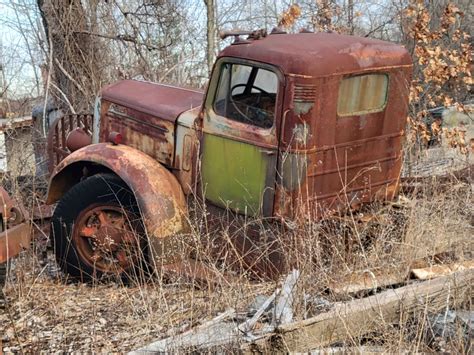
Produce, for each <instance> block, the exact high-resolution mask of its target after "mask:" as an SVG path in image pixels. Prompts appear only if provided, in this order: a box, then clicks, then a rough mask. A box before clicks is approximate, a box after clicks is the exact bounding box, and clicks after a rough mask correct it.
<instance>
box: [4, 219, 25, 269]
mask: <svg viewBox="0 0 474 355" xmlns="http://www.w3.org/2000/svg"><path fill="white" fill-rule="evenodd" d="M30 240H31V228H30V225H29V224H28V223H21V224H18V225H16V226H14V227H12V228H8V229H7V230H6V231H4V232H2V233H0V264H1V263H4V262H6V261H7V260H8V259H10V258H12V257H14V256H16V255H18V254H19V253H20V252H21V251H22V250H24V249H28V248H29V246H30Z"/></svg>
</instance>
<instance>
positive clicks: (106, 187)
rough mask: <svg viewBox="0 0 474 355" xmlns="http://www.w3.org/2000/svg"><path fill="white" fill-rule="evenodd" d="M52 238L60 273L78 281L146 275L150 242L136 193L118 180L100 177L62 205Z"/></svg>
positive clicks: (82, 184)
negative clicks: (147, 240)
mask: <svg viewBox="0 0 474 355" xmlns="http://www.w3.org/2000/svg"><path fill="white" fill-rule="evenodd" d="M51 223H52V226H51V233H52V239H53V241H54V247H55V254H56V260H57V262H58V263H59V265H60V267H61V269H62V270H63V271H64V272H65V273H66V274H68V275H69V276H71V277H72V278H74V279H76V280H79V281H83V282H85V281H91V280H93V279H103V278H109V277H119V278H120V279H122V280H123V279H130V278H133V277H137V276H139V275H142V273H141V271H142V270H144V269H142V268H140V267H142V266H145V261H146V260H145V259H146V257H145V255H146V250H145V249H146V243H145V238H144V228H143V223H142V221H141V219H140V213H139V209H138V206H137V203H136V200H135V197H134V195H133V193H132V192H131V191H130V189H129V188H128V186H127V185H126V184H125V183H124V182H123V181H122V180H121V179H120V178H119V177H118V176H116V175H113V174H97V175H93V176H91V177H88V178H86V179H85V180H83V181H81V182H80V183H79V184H77V185H75V186H73V187H72V188H71V189H70V190H69V191H68V192H67V193H66V194H65V195H64V196H63V198H62V199H61V200H60V201H59V203H58V205H57V207H56V209H55V211H54V214H53V218H52V222H51Z"/></svg>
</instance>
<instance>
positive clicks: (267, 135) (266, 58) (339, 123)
mask: <svg viewBox="0 0 474 355" xmlns="http://www.w3.org/2000/svg"><path fill="white" fill-rule="evenodd" d="M234 35H235V37H236V40H235V41H234V43H233V44H232V45H230V46H229V47H227V48H225V49H224V50H223V51H222V52H221V53H220V54H219V56H218V58H217V60H216V62H215V64H214V68H213V71H212V74H211V77H210V80H209V83H208V86H207V91H206V92H205V93H204V92H202V91H200V90H195V89H189V88H181V87H175V86H169V85H164V84H156V83H150V82H144V81H136V80H124V81H120V82H118V83H114V84H112V85H110V86H108V87H106V88H104V90H103V91H102V93H101V96H100V100H99V101H98V106H97V109H96V114H95V115H94V119H93V122H92V123H91V124H90V126H91V127H92V128H91V129H90V130H89V131H90V135H91V136H92V138H91V144H87V145H86V146H84V147H82V148H80V149H77V150H75V149H69V148H68V145H69V146H71V147H72V146H74V147H75V145H74V144H71V142H69V143H68V141H73V140H74V137H76V135H77V130H78V129H82V128H83V127H82V128H81V127H79V128H76V129H75V130H72V128H73V125H72V124H71V125H69V128H70V132H65V133H63V134H62V136H66V135H67V134H68V139H66V140H63V141H62V142H63V143H65V144H63V145H65V146H66V147H63V148H61V149H62V151H64V152H66V154H65V155H67V156H66V157H65V158H64V159H62V158H63V157H61V159H56V161H55V163H54V164H53V168H54V171H53V172H52V177H51V183H50V188H49V195H48V200H49V202H50V203H54V202H57V201H58V200H59V201H60V202H59V204H58V207H57V208H56V212H57V213H55V215H56V219H55V218H53V228H52V229H53V232H54V231H55V233H56V234H57V236H54V238H55V240H57V241H58V243H59V244H61V243H63V242H61V240H65V241H67V242H68V243H71V241H72V245H74V243H75V242H74V241H75V240H81V239H85V240H86V241H87V243H86V245H85V247H84V248H83V249H85V252H84V253H82V254H83V255H86V254H87V249H88V248H89V251H88V252H89V254H90V255H89V261H88V263H85V262H82V264H81V260H79V262H77V261H75V260H73V259H78V258H77V256H71V255H66V256H64V254H65V253H66V252H65V248H62V247H61V248H59V250H57V254H58V260H60V261H61V262H62V264H63V265H64V264H65V265H67V264H68V263H73V264H75V267H76V268H78V269H87V270H88V272H89V273H90V272H92V270H93V269H94V267H95V266H96V265H97V264H96V263H94V262H92V261H93V258H92V259H91V257H90V256H91V255H93V254H94V250H96V249H97V248H98V249H101V248H100V247H97V248H95V249H94V247H93V246H91V245H92V244H91V242H92V241H98V245H102V246H103V244H104V240H106V239H107V238H106V237H107V234H113V235H114V236H113V238H112V239H113V240H114V243H115V244H120V243H122V239H123V238H122V237H120V236H119V235H120V234H123V232H121V231H120V230H118V229H117V228H115V227H113V224H112V222H111V221H112V220H113V218H109V220H108V221H106V219H105V218H104V217H102V218H99V216H98V215H94V214H92V215H91V216H90V217H91V218H90V219H87V218H86V219H85V220H84V221H85V222H84V221H83V222H81V221H79V220H78V218H79V217H81V214H83V211H82V210H80V209H79V210H76V211H73V212H71V211H69V212H68V207H67V206H66V205H70V204H71V203H72V201H73V199H71V196H69V197H68V195H71V191H72V195H73V197H74V198H75V199H77V198H79V197H80V195H81V194H80V193H78V190H79V187H80V186H81V184H82V186H83V187H84V184H85V183H86V182H87V181H88V180H89V181H90V179H95V180H93V181H95V183H96V185H97V184H98V181H99V180H104V179H105V180H106V183H103V184H101V186H103V187H107V186H109V189H110V190H111V191H112V192H114V191H115V190H114V188H110V185H111V183H110V181H112V180H113V181H115V182H114V183H116V184H117V185H119V188H120V189H128V190H129V191H130V197H127V198H126V200H127V201H129V200H130V201H132V200H134V201H135V202H134V203H135V204H136V206H135V208H133V207H132V208H131V210H132V214H133V215H135V216H139V217H140V219H141V221H142V224H143V230H144V231H145V234H146V235H147V236H148V244H152V245H154V246H153V248H152V249H153V250H155V253H154V254H153V255H155V256H154V257H153V258H154V259H155V260H156V259H159V260H160V261H161V262H163V260H166V258H167V256H166V255H168V254H170V255H173V254H175V252H176V251H175V249H176V248H173V246H172V244H173V243H171V242H170V240H173V239H175V238H176V235H178V234H179V233H181V232H182V231H183V230H185V229H186V228H187V227H186V225H187V222H186V219H187V202H186V201H187V199H189V197H190V196H199V197H200V198H202V200H203V201H205V203H206V204H208V205H212V206H213V207H215V208H217V209H220V210H226V211H232V213H235V214H238V215H245V216H247V217H249V218H265V219H273V220H277V221H282V220H291V221H301V222H303V223H304V222H305V221H311V220H315V219H321V218H324V217H326V216H328V215H330V214H333V213H336V212H338V211H343V210H347V209H354V208H357V207H358V206H360V205H362V204H364V203H368V202H372V201H374V200H387V199H392V198H394V196H396V194H397V192H398V185H399V178H400V171H401V164H402V140H403V135H404V127H405V121H406V115H407V103H408V89H409V83H410V79H411V70H412V63H411V59H410V56H409V54H408V52H407V51H406V50H405V49H404V48H402V47H400V46H398V45H395V44H392V43H387V42H383V41H379V40H373V39H368V38H359V37H354V36H344V35H338V34H334V33H299V34H286V33H280V32H276V33H272V34H269V35H266V34H262V33H261V32H259V33H258V35H255V33H251V34H250V35H249V36H248V38H247V39H242V38H241V37H240V36H239V34H238V33H237V34H234ZM66 126H67V124H65V123H64V122H63V123H62V124H61V127H66ZM73 131H74V132H73ZM58 132H59V131H58ZM73 133H75V134H73ZM56 136H58V137H56V138H54V137H53V138H52V139H51V141H52V142H56V144H60V143H61V142H60V141H61V140H60V139H59V134H58V133H57V134H56ZM58 149H59V148H58ZM94 176H95V178H94ZM98 177H101V178H98ZM110 179H112V180H110ZM114 179H115V180H114ZM108 180H110V181H108ZM118 181H120V182H118ZM89 184H90V183H89ZM78 186H79V187H78ZM91 186H92V185H91ZM91 186H89V185H87V184H86V188H91ZM94 189H95V187H94ZM94 191H95V190H94ZM96 193H97V192H96ZM64 199H66V202H64ZM89 200H90V201H89ZM89 200H88V201H86V202H84V203H81V204H80V205H81V206H82V207H81V208H85V209H87V208H88V206H90V205H93V206H97V204H99V205H100V204H101V203H103V201H102V200H101V201H99V202H97V201H95V200H94V198H93V196H92V197H90V198H89ZM62 202H63V203H62ZM119 202H123V201H119ZM107 203H109V201H107ZM112 204H113V203H112ZM110 211H112V212H113V213H112V214H114V213H115V215H120V213H119V211H118V210H117V209H116V210H113V209H110ZM105 212H106V211H105ZM127 213H130V208H129V211H128V212H127ZM105 214H107V213H105ZM64 215H66V216H67V217H68V218H67V219H68V221H69V222H68V223H70V225H71V226H70V227H69V228H66V229H64V228H62V227H59V222H58V221H59V220H60V219H61V218H62V219H63V220H64V218H63V217H64ZM118 218H120V217H118ZM79 219H80V218H79ZM100 219H102V225H101V224H100V223H101V222H100ZM126 219H127V218H123V216H122V222H120V223H122V224H121V225H123V221H124V220H126ZM55 220H56V221H57V222H56V223H57V227H56V228H54V226H55V225H54V223H55ZM97 221H98V222H97ZM78 222H80V223H78ZM81 223H82V224H83V225H84V226H83V229H84V230H87V233H83V234H87V236H85V235H82V236H81V235H79V236H78V238H76V239H74V237H73V235H74V229H75V228H76V229H77V228H82V227H80V226H79V227H75V226H76V225H80V224H81ZM84 223H85V224H84ZM94 223H95V224H94ZM120 223H118V224H120ZM118 224H117V225H118ZM92 225H94V226H95V227H91V226H92ZM88 228H89V229H88ZM90 228H92V229H90ZM114 228H115V229H114ZM129 229H130V228H129ZM129 232H130V231H128V232H125V234H127V233H129ZM71 236H72V237H71ZM125 239H126V238H125ZM129 239H130V238H129ZM132 239H133V238H132ZM64 243H66V242H64ZM61 245H62V244H61ZM112 249H113V248H110V247H109V248H105V252H107V253H112V254H113V253H114V251H113V250H112ZM138 249H140V250H142V251H143V250H144V249H143V248H142V247H139V248H138ZM157 250H158V252H157ZM173 250H174V251H173ZM66 254H67V253H66ZM76 254H80V253H76ZM125 254H126V253H122V254H121V256H119V257H117V256H116V255H115V256H114V257H113V258H112V259H117V260H119V259H125ZM156 255H158V256H156ZM97 257H98V256H96V258H97ZM81 258H82V259H84V256H80V257H79V259H81ZM103 258H104V257H103V256H102V259H103ZM86 259H87V258H86ZM117 260H116V261H115V264H118V265H119V267H118V268H117V267H116V268H115V269H118V270H122V271H123V269H124V268H123V267H120V262H118V261H117ZM122 263H123V265H127V267H128V266H130V265H129V264H130V263H128V264H127V263H125V261H123V262H122ZM86 264H87V265H88V266H89V267H88V268H85V267H84V265H86ZM65 269H66V271H68V272H69V270H70V269H71V268H68V267H67V266H65ZM112 269H113V268H112ZM112 269H110V270H112ZM101 272H104V273H107V272H108V269H107V268H104V267H103V268H102V270H101ZM70 273H71V272H70ZM73 274H74V272H73ZM74 275H76V276H77V275H78V273H75V274H74Z"/></svg>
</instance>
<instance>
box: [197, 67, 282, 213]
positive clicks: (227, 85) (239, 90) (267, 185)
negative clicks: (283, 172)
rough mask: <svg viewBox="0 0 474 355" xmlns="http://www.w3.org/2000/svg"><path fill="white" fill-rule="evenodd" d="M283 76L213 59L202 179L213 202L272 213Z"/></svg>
mask: <svg viewBox="0 0 474 355" xmlns="http://www.w3.org/2000/svg"><path fill="white" fill-rule="evenodd" d="M282 78H283V76H282V75H281V73H280V72H279V71H278V70H277V69H276V68H274V67H272V66H268V65H264V64H260V63H255V62H250V61H243V60H238V59H234V58H221V59H219V61H218V62H217V63H216V66H215V69H214V72H213V76H212V78H211V81H210V83H209V90H208V95H207V97H206V101H205V107H204V121H203V126H202V129H203V138H202V156H201V178H202V183H203V184H202V188H203V192H204V194H205V197H206V199H207V200H208V201H209V202H211V203H212V204H214V205H216V206H219V207H222V208H229V209H231V210H233V211H235V212H237V213H242V214H246V215H249V216H262V215H263V216H271V215H272V213H273V198H274V188H275V177H276V162H277V157H278V154H277V153H278V138H277V135H278V129H277V127H278V126H279V125H278V122H279V117H280V112H281V101H282V100H281V96H282V93H283V90H282V88H283V79H282Z"/></svg>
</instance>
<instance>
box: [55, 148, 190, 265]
mask: <svg viewBox="0 0 474 355" xmlns="http://www.w3.org/2000/svg"><path fill="white" fill-rule="evenodd" d="M94 167H95V168H96V169H97V167H102V168H103V169H104V168H105V169H106V171H112V172H115V173H116V174H117V175H118V176H119V177H120V178H121V179H122V180H124V182H125V183H126V184H127V185H128V186H129V187H130V189H131V190H132V192H133V193H134V195H135V197H136V199H137V203H138V206H139V208H140V212H141V214H142V219H143V223H144V225H145V228H146V232H147V235H148V236H149V237H150V242H151V243H152V245H153V247H154V248H155V249H160V250H161V249H163V248H161V246H160V243H161V240H162V239H163V240H164V239H167V238H168V237H171V236H174V235H176V234H177V233H181V232H184V231H185V230H187V227H188V225H187V220H186V214H187V206H186V201H185V197H184V194H183V191H182V189H181V186H180V185H179V183H178V181H177V180H176V178H175V177H174V176H173V175H172V174H171V173H170V172H169V171H168V170H167V169H166V168H165V167H164V166H163V165H161V164H160V163H158V162H157V161H156V160H154V159H153V158H152V157H150V156H149V155H147V154H145V153H143V152H140V151H138V150H136V149H134V148H131V147H128V146H125V145H112V144H108V143H99V144H92V145H89V146H87V147H84V148H82V149H79V150H78V151H76V152H74V153H72V154H71V155H69V156H68V157H66V158H65V159H64V160H63V161H61V163H60V164H59V165H58V166H57V167H56V169H55V171H54V173H53V174H52V177H51V181H50V184H49V190H48V199H47V203H48V204H51V203H54V202H55V201H57V200H58V199H59V198H60V197H61V196H62V195H63V194H64V193H65V192H66V191H67V190H68V189H69V188H70V187H71V186H72V185H74V184H75V183H77V182H78V181H79V179H80V178H81V172H83V171H84V168H86V170H88V171H89V172H90V173H92V172H93V171H94V170H93V169H94ZM102 171H104V170H102ZM168 239H169V238H168ZM168 239H167V240H166V241H163V243H165V242H166V243H168V244H169V243H170V242H169V240H168ZM169 246H170V249H169V250H166V252H170V253H173V248H172V245H171V244H169ZM174 252H175V251H174ZM165 256H166V255H163V257H165Z"/></svg>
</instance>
